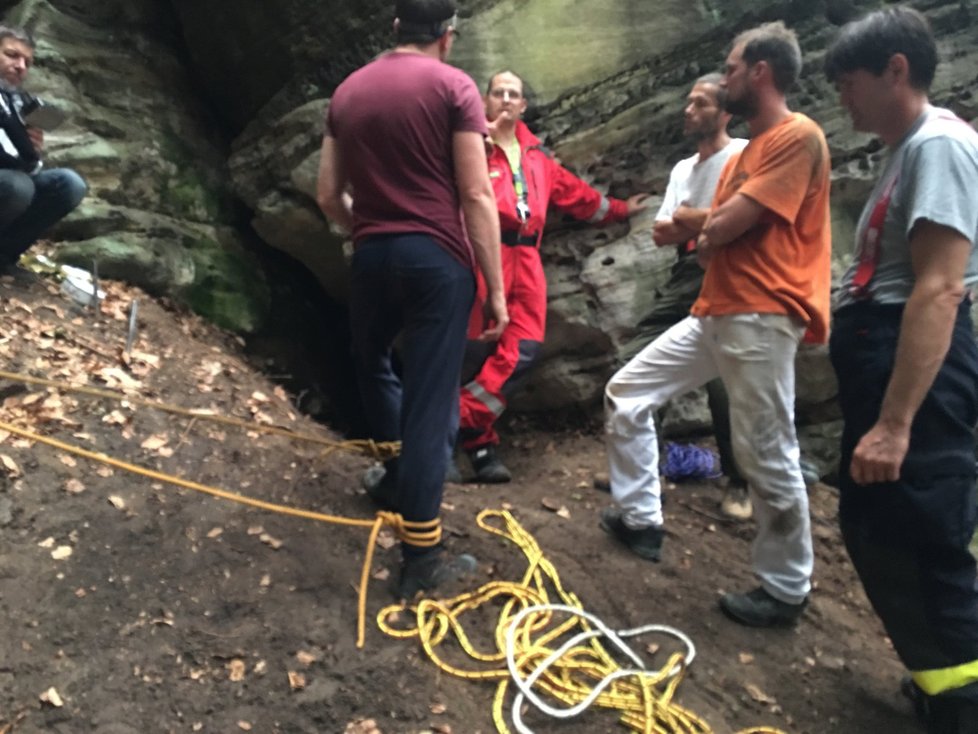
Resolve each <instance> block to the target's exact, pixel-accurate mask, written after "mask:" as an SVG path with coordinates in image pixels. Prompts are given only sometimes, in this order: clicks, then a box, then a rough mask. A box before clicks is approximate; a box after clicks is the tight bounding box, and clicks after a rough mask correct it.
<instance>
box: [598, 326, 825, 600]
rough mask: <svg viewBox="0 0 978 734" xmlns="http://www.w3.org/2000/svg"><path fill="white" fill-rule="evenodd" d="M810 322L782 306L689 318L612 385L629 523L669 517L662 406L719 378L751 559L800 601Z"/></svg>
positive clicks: (770, 582)
mask: <svg viewBox="0 0 978 734" xmlns="http://www.w3.org/2000/svg"><path fill="white" fill-rule="evenodd" d="M803 333H804V327H802V326H801V325H800V324H798V323H797V322H796V321H795V320H793V319H792V318H791V317H789V316H784V315H780V314H755V313H751V314H736V315H733V316H707V317H703V318H700V317H696V316H689V317H687V318H685V319H683V320H682V321H680V322H679V323H678V324H676V325H675V326H673V327H672V328H670V329H669V330H668V331H666V332H665V333H664V334H662V335H661V336H660V337H659V338H658V339H656V340H655V341H653V342H652V343H651V344H649V345H648V346H647V347H645V349H643V350H642V351H641V352H639V353H638V354H637V355H636V356H635V357H634V358H633V359H632V360H631V361H630V362H629V363H628V364H626V365H625V366H624V367H622V368H621V369H620V370H619V371H618V372H617V373H616V374H615V376H614V377H612V378H611V381H610V382H609V383H608V385H607V387H606V388H605V417H606V423H605V432H606V441H607V447H608V462H609V468H610V472H609V475H610V479H611V493H612V496H613V498H614V500H615V502H616V503H617V504H618V506H619V507H620V508H621V510H622V519H623V521H624V523H625V524H626V525H627V526H628V527H630V528H643V527H648V526H649V525H661V524H662V521H663V518H662V496H661V494H662V488H661V484H660V481H659V447H658V441H657V438H656V431H655V420H654V418H655V413H656V411H657V410H658V409H659V408H661V407H662V406H663V405H665V404H666V403H667V402H668V401H669V400H671V399H672V398H673V397H675V396H677V395H681V394H683V393H685V392H688V391H689V390H692V389H694V388H697V387H699V386H701V385H704V384H706V383H707V382H709V381H710V380H712V379H714V378H716V377H720V378H721V379H722V380H723V384H724V386H725V387H726V389H727V393H728V394H729V396H730V428H731V433H732V439H733V450H734V458H735V459H736V460H737V466H738V467H739V468H740V471H741V473H742V474H743V475H744V478H745V479H747V481H748V483H749V485H750V490H751V498H752V500H753V503H754V517H755V519H756V521H757V537H756V538H755V540H754V544H753V549H752V554H751V560H752V563H753V568H754V572H755V573H756V574H757V576H758V577H759V578H760V580H761V584H762V586H763V587H764V589H765V590H766V591H767V592H768V593H769V594H771V595H772V596H774V597H775V598H776V599H780V600H781V601H783V602H787V603H789V604H797V603H800V602H801V601H802V600H803V599H804V598H805V597H806V596H807V594H808V592H809V591H810V590H811V574H812V566H813V561H814V557H813V553H812V536H811V520H810V518H809V515H808V493H807V490H806V489H805V481H804V479H803V478H802V474H801V469H800V468H799V458H800V453H799V450H798V437H797V435H796V434H795V421H794V417H795V353H796V352H797V350H798V343H799V341H800V340H801V336H802V334H803Z"/></svg>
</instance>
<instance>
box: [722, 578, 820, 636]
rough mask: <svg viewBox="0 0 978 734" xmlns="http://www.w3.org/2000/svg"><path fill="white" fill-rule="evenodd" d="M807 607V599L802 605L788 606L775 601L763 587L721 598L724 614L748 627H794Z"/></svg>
mask: <svg viewBox="0 0 978 734" xmlns="http://www.w3.org/2000/svg"><path fill="white" fill-rule="evenodd" d="M807 606H808V598H807V597H806V598H805V601H803V602H802V603H801V604H788V603H787V602H783V601H780V600H779V599H775V598H774V597H773V596H771V595H770V594H769V593H767V592H766V591H765V590H764V589H763V588H761V587H758V588H756V589H754V590H753V591H748V592H747V593H746V594H724V595H723V596H722V597H720V609H722V610H723V613H724V614H726V615H727V616H728V617H730V619H732V620H733V621H734V622H739V623H740V624H744V625H747V626H748V627H793V626H794V625H795V624H797V622H798V618H799V617H801V615H802V612H804V611H805V607H807Z"/></svg>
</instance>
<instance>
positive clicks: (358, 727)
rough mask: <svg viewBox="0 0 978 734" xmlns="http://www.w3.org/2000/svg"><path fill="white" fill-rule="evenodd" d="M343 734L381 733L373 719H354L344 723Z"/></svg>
mask: <svg viewBox="0 0 978 734" xmlns="http://www.w3.org/2000/svg"><path fill="white" fill-rule="evenodd" d="M343 734H382V732H381V731H380V729H378V728H377V722H376V721H374V720H373V719H354V720H353V721H351V722H350V723H349V724H347V725H346V729H344V730H343Z"/></svg>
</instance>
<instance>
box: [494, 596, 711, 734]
mask: <svg viewBox="0 0 978 734" xmlns="http://www.w3.org/2000/svg"><path fill="white" fill-rule="evenodd" d="M553 612H564V613H566V614H570V615H572V616H576V617H581V618H582V619H585V620H587V621H588V622H590V623H591V625H592V626H593V627H594V628H595V629H592V630H585V631H584V632H581V633H579V634H577V635H575V636H574V637H572V638H571V639H569V640H568V641H567V642H565V643H564V644H563V645H561V646H560V647H559V648H558V649H557V650H555V651H554V652H552V653H551V654H550V655H548V656H547V657H546V658H545V659H544V660H543V661H542V662H541V663H540V664H539V665H538V666H537V667H536V668H534V670H533V671H532V672H531V673H530V675H529V676H527V678H526V679H525V680H524V679H523V678H521V677H520V671H519V670H518V669H517V666H516V633H517V631H518V630H519V628H520V624H521V622H522V621H523V619H525V618H526V617H527V616H529V615H531V614H538V613H546V614H551V613H553ZM650 632H655V633H660V634H665V635H669V636H671V637H675V638H676V639H678V640H679V641H680V642H682V643H683V644H684V645H685V646H686V651H687V652H686V655H685V657H684V660H683V662H682V664H677V665H675V666H673V668H672V670H670V671H669V672H668V674H667V677H669V678H671V677H673V676H676V675H678V674H679V673H680V672H681V671H682V670H683V668H685V667H688V666H689V664H690V663H692V662H693V659H694V658H695V657H696V647H695V645H693V641H692V640H691V639H690V638H689V637H688V636H687V635H686V634H684V633H683V632H680V631H679V630H677V629H675V628H674V627H668V626H666V625H661V624H648V625H645V626H642V627H635V628H634V629H628V630H618V631H617V632H616V631H614V630H612V629H610V628H609V627H608V626H607V625H605V624H604V622H602V621H601V620H600V619H599V618H598V617H596V616H594V615H593V614H590V613H588V612H585V611H584V610H583V609H578V608H577V607H571V606H567V605H565V604H538V605H535V606H532V607H527V608H526V609H523V610H522V611H521V612H520V613H519V614H517V615H516V616H515V617H514V618H513V620H512V622H510V624H509V628H508V629H507V630H506V665H507V667H508V668H509V674H510V677H511V678H512V679H513V683H514V684H515V685H516V687H517V688H518V689H519V693H517V694H516V697H515V698H514V700H513V725H514V726H515V727H516V730H517V731H518V732H519V734H534V733H533V730H532V729H530V728H529V727H527V726H526V725H525V724H524V723H523V716H522V713H521V709H522V708H523V702H524V700H529V701H530V703H532V704H533V705H534V706H535V707H536V708H537V709H538V710H539V711H541V712H543V713H544V714H546V715H548V716H551V717H553V718H555V719H571V718H573V717H575V716H578V715H579V714H581V713H583V712H584V711H586V710H587V709H588V708H589V707H590V706H591V704H592V703H594V701H595V699H596V698H597V697H598V696H600V695H601V693H602V691H604V689H605V688H607V687H608V686H610V685H611V684H612V683H613V682H615V681H616V680H618V679H619V678H625V677H628V676H640V675H642V674H643V673H648V672H649V671H648V668H646V666H645V663H644V662H643V661H642V658H641V657H640V656H639V655H638V653H636V652H635V651H634V650H633V649H632V648H631V647H629V645H627V644H626V643H625V638H628V637H636V636H638V635H644V634H647V633H650ZM595 637H605V638H607V639H608V640H609V641H610V642H611V643H612V644H613V645H614V646H615V647H617V648H618V649H619V650H620V651H621V652H622V654H624V655H625V656H626V657H628V658H629V659H630V660H631V661H632V662H633V663H634V664H635V667H634V668H622V669H620V670H617V671H615V672H614V673H612V674H610V675H608V676H605V678H603V679H602V680H601V681H600V682H599V683H598V684H597V685H595V686H594V688H593V689H592V690H591V693H590V694H588V696H587V697H586V698H585V699H584V700H582V701H581V702H580V703H578V704H576V705H574V706H571V707H569V708H562V709H558V708H555V707H553V706H551V705H550V704H548V703H547V702H546V701H543V700H542V699H541V698H540V697H539V696H537V694H536V693H534V692H533V684H534V683H536V681H537V680H538V679H539V678H540V676H542V675H543V674H544V673H546V672H547V669H548V668H549V667H550V666H551V665H553V664H554V663H555V662H556V661H557V660H559V659H560V658H561V657H562V656H563V655H564V653H566V652H567V651H568V650H571V649H573V648H574V647H577V646H578V645H580V644H581V643H582V642H586V641H588V640H591V639H594V638H595Z"/></svg>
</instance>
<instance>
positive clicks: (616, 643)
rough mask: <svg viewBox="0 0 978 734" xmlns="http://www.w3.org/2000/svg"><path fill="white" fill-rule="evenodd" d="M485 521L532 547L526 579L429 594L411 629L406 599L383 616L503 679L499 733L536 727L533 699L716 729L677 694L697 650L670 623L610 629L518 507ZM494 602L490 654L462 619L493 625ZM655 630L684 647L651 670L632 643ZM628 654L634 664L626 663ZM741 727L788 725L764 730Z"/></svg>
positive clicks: (630, 720)
mask: <svg viewBox="0 0 978 734" xmlns="http://www.w3.org/2000/svg"><path fill="white" fill-rule="evenodd" d="M477 522H478V524H479V526H480V527H481V528H482V529H483V530H486V531H487V532H490V533H493V534H495V535H498V536H501V537H503V538H505V539H506V540H508V541H510V542H512V543H514V544H515V545H516V546H517V547H518V548H519V549H520V550H521V551H522V552H523V554H524V555H525V556H526V559H527V568H526V572H525V573H524V575H523V578H522V579H521V580H520V581H518V582H507V581H493V582H490V583H488V584H485V585H484V586H482V587H481V588H479V589H477V590H476V591H473V592H470V593H465V594H461V595H460V596H457V597H455V598H453V599H448V600H435V599H422V600H421V601H420V602H418V603H417V605H415V606H412V607H410V611H411V612H412V613H413V626H410V627H405V626H402V625H404V624H405V623H408V622H409V620H408V615H406V614H405V613H404V612H405V611H406V610H405V607H404V606H402V605H392V606H388V607H386V608H384V609H382V610H381V611H380V613H379V614H378V617H377V622H378V624H379V626H380V628H381V629H382V630H383V631H384V632H385V633H387V634H388V635H390V636H392V637H396V638H400V639H411V638H417V639H418V640H419V642H420V644H421V646H422V648H423V649H424V651H425V653H426V654H427V655H428V657H429V658H430V659H431V660H432V661H433V662H434V663H435V664H436V665H437V666H438V668H439V669H441V670H442V671H444V672H446V673H449V674H450V675H454V676H457V677H459V678H464V679H468V680H495V681H498V686H497V688H496V696H495V699H494V702H493V721H494V722H495V724H496V729H497V731H498V732H500V734H512V732H513V730H514V729H515V731H516V732H518V734H533V732H532V730H531V729H530V728H529V726H528V725H527V724H526V723H525V722H524V720H523V714H522V711H523V708H524V705H525V704H527V703H529V704H531V705H532V706H533V707H534V708H535V709H536V710H537V711H539V712H541V713H543V714H546V715H548V716H551V717H553V718H559V719H568V718H572V717H574V716H578V715H580V714H582V713H583V712H584V711H586V710H587V709H589V708H591V707H592V706H595V707H598V708H604V709H609V710H613V711H614V712H615V713H616V715H617V716H618V719H619V721H620V723H621V724H622V725H623V726H625V727H627V728H628V729H629V730H631V731H635V732H643V734H711V733H712V731H713V730H712V729H711V728H710V726H709V725H708V724H707V723H706V722H705V721H704V720H703V719H701V718H700V717H699V716H697V715H696V714H694V713H693V712H691V711H689V710H687V709H685V708H683V707H682V706H680V705H679V704H677V703H676V702H675V700H674V698H675V694H676V691H677V689H678V687H679V684H680V682H681V681H682V678H683V676H684V674H685V671H686V668H687V666H688V665H689V664H690V663H691V662H692V660H693V657H694V656H695V648H694V647H693V643H692V641H691V640H690V639H689V638H688V637H686V635H684V634H683V633H681V632H679V631H678V630H675V629H672V628H670V627H665V626H662V625H648V626H645V627H639V628H637V629H632V630H622V631H618V632H615V631H612V630H610V629H609V628H608V627H607V626H606V625H604V624H603V623H602V622H601V620H599V619H598V618H597V617H595V616H594V615H592V614H589V613H588V612H586V611H584V609H583V608H582V605H581V602H580V600H579V599H578V598H577V596H576V595H574V594H573V593H572V592H569V591H567V590H565V589H564V588H563V585H562V584H561V581H560V577H559V576H558V574H557V571H556V569H555V568H554V566H553V564H552V563H551V562H550V561H549V560H548V559H547V558H546V557H545V556H544V554H543V551H542V550H541V549H540V546H539V545H538V544H537V542H536V540H535V539H534V538H533V536H532V535H530V534H529V533H528V532H527V531H526V530H525V529H524V528H523V527H522V526H521V525H520V524H519V522H517V521H516V519H515V518H514V517H513V516H512V515H511V514H510V513H509V512H507V511H501V510H483V511H482V512H481V513H480V514H479V516H478V518H477ZM490 604H492V605H493V606H494V607H496V606H498V607H499V612H498V617H497V621H496V625H495V630H494V641H495V646H494V648H493V649H492V650H490V651H485V650H479V649H477V648H476V646H475V644H474V643H473V642H472V639H471V637H470V636H469V633H468V632H466V629H465V627H464V626H463V623H462V620H463V618H465V617H466V616H472V617H475V618H477V619H478V620H479V621H480V622H484V614H483V615H480V614H476V612H478V611H480V610H482V611H483V612H484V611H485V609H486V607H488V606H489V605H490ZM650 633H659V634H665V635H668V636H671V637H674V638H676V639H678V640H679V641H680V642H681V643H682V646H683V647H684V648H685V649H684V650H683V651H680V652H675V653H673V654H671V655H670V656H669V657H668V660H667V661H666V662H665V664H664V665H663V666H662V667H660V668H658V669H656V668H650V667H649V666H647V665H646V664H645V662H644V661H643V659H642V657H641V656H640V655H639V654H638V653H636V652H635V651H634V650H633V649H632V648H631V647H630V646H629V645H628V644H627V643H626V642H625V640H626V639H627V638H630V637H635V636H637V635H643V634H650ZM451 642H454V643H455V644H454V645H452V644H450V643H451ZM459 650H461V652H462V653H464V654H465V655H466V656H467V657H468V661H467V663H466V666H465V667H463V663H461V662H459V663H456V662H453V660H454V659H455V658H458V657H460V654H459ZM609 650H610V651H609ZM619 659H623V660H625V661H627V664H626V666H625V667H622V665H621V663H620V662H619ZM473 663H475V664H474V665H473ZM507 701H509V702H510V704H509V706H508V707H507ZM507 708H508V709H509V712H510V714H509V717H507V716H506V710H507ZM510 721H511V722H512V726H513V729H511V728H510V725H509V722H510ZM739 734H783V732H780V731H779V730H777V729H772V728H763V727H762V728H752V729H745V730H743V731H742V732H740V733H739Z"/></svg>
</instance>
